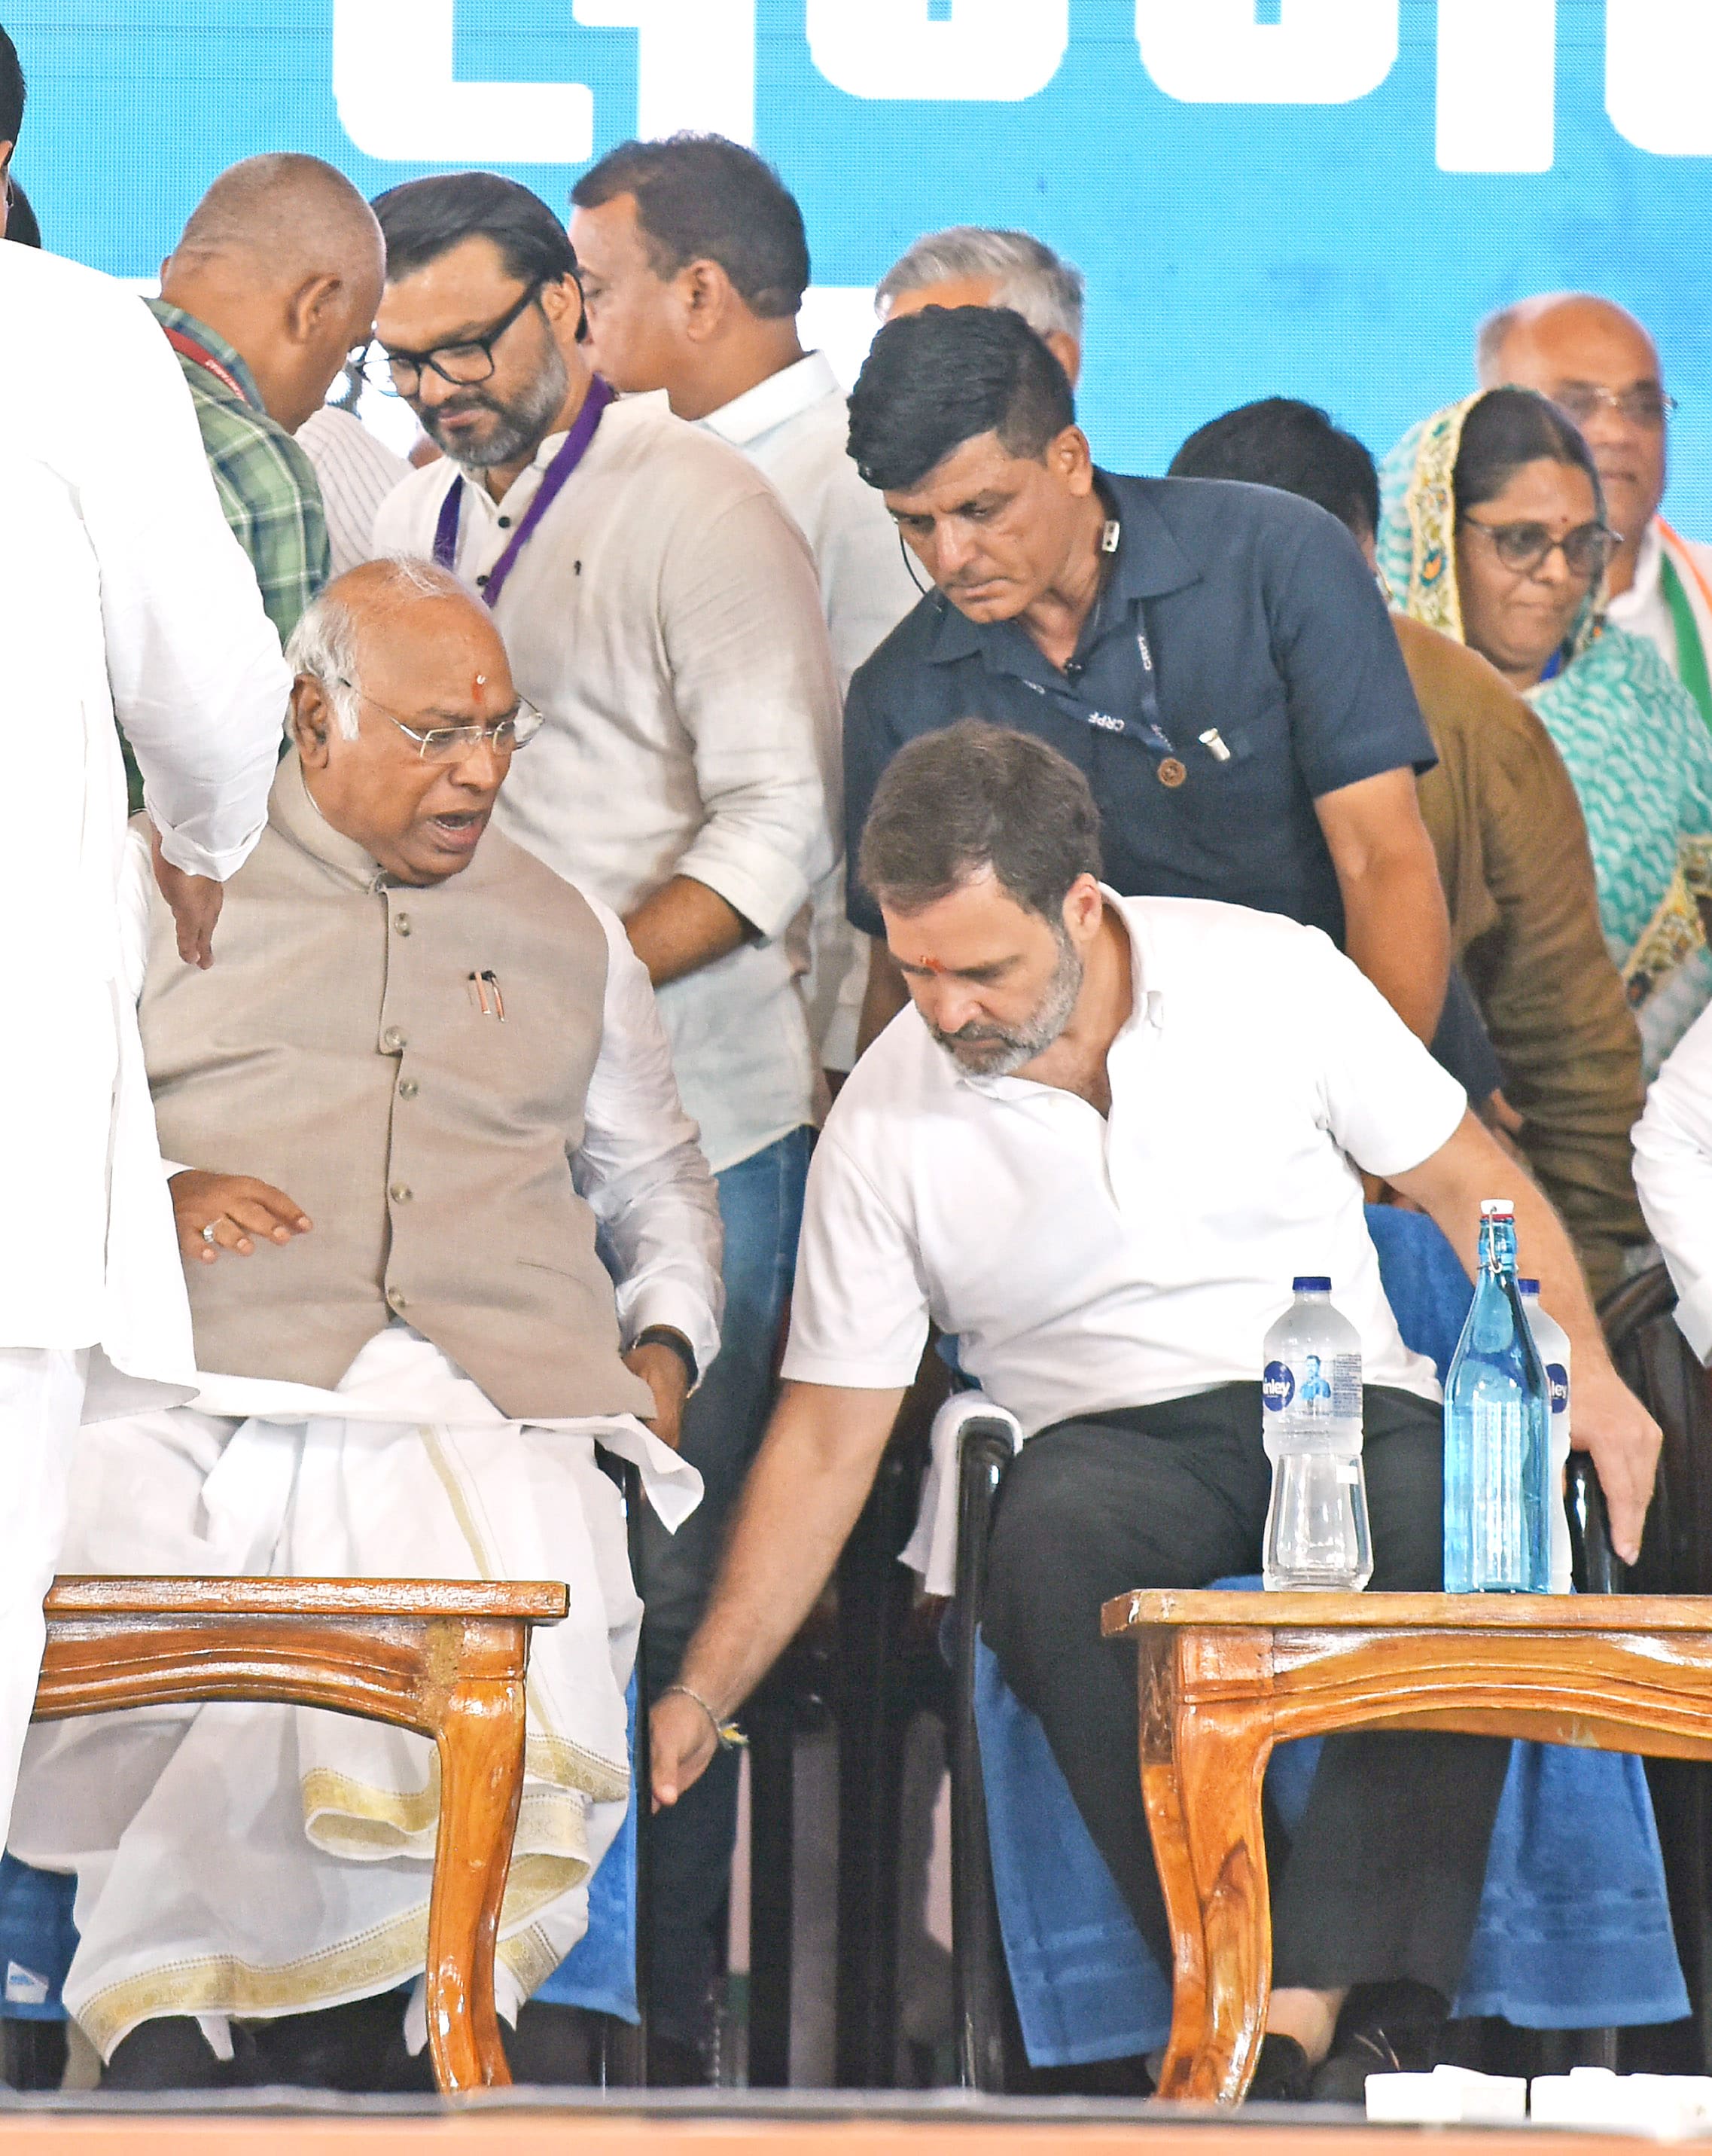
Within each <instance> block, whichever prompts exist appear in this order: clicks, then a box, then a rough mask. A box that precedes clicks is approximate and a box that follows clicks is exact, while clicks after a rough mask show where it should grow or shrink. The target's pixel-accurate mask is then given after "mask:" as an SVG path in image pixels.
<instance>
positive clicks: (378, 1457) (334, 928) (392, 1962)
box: [13, 562, 720, 2088]
mask: <svg viewBox="0 0 1712 2156" xmlns="http://www.w3.org/2000/svg"><path fill="white" fill-rule="evenodd" d="M290 658H291V660H292V663H293V665H295V669H296V681H295V687H294V689H293V691H292V699H291V716H290V737H291V746H290V750H289V752H288V753H287V755H286V757H285V758H284V762H282V763H281V765H280V767H279V773H278V776H277V778H276V779H275V782H274V788H273V793H272V797H271V799H270V802H269V817H268V824H267V828H266V829H265V830H264V833H263V834H262V837H261V839H260V841H259V844H258V845H257V847H256V850H255V852H254V855H253V856H252V858H251V860H249V863H248V864H247V865H246V866H245V867H244V869H243V870H242V871H241V872H240V873H239V874H238V875H237V876H236V877H235V878H234V879H233V883H232V885H231V889H230V892H229V895H228V900H227V903H226V907H225V911H224V914H223V918H222V921H221V924H220V929H221V933H220V962H219V964H218V966H217V967H216V968H214V969H213V971H212V972H209V973H201V972H197V971H194V970H193V969H192V968H187V967H184V966H182V965H180V964H179V963H178V962H177V957H176V954H175V952H174V949H173V942H172V921H171V916H170V915H169V914H168V913H167V910H166V908H165V906H164V904H162V903H161V901H158V900H155V901H151V900H149V899H148V897H147V895H146V891H145V889H144V880H145V874H146V854H145V852H144V850H142V848H141V844H139V846H138V848H137V850H136V854H135V856H134V859H133V861H132V870H133V884H132V889H131V894H130V896H131V901H132V937H131V941H132V946H133V957H134V961H135V966H134V970H135V971H136V973H137V974H138V976H139V977H140V979H141V998H140V1012H139V1015H140V1019H141V1030H142V1036H143V1047H144V1052H145V1055H146V1062H147V1066H148V1075H149V1082H150V1086H151V1091H152V1093H153V1096H154V1106H155V1116H156V1123H157V1126H158V1128H159V1132H160V1137H161V1146H162V1148H163V1150H164V1151H165V1152H167V1154H168V1155H169V1156H171V1161H172V1162H177V1163H182V1165H179V1166H177V1168H171V1163H170V1162H169V1169H171V1173H172V1207H173V1211H174V1214H175V1215H176V1219H177V1230H178V1242H179V1248H180V1250H181V1252H182V1258H183V1263H184V1271H185V1275H186V1278H187V1283H188V1286H189V1291H190V1302H191V1314H192V1324H193V1327H194V1334H195V1344H196V1368H197V1372H198V1373H199V1375H198V1378H197V1383H198V1386H199V1389H198V1391H197V1395H196V1397H195V1399H194V1400H193V1401H192V1404H190V1405H188V1406H186V1407H181V1408H173V1409H169V1410H167V1411H166V1412H163V1413H157V1414H141V1415H133V1416H131V1417H129V1418H124V1419H118V1420H115V1421H111V1422H105V1423H102V1424H96V1425H93V1426H91V1428H90V1430H87V1431H86V1432H85V1435H84V1438H83V1440H82V1443H81V1448H80V1450H79V1453H78V1454H77V1456H76V1459H75V1461H74V1473H73V1478H72V1488H73V1497H72V1507H71V1526H70V1529H69V1536H68V1539H67V1545H66V1556H65V1560H64V1561H65V1563H68V1564H69V1566H71V1567H72V1568H74V1569H77V1570H79V1571H85V1572H104V1571H105V1572H110V1571H115V1570H117V1571H120V1572H141V1573H313V1574H344V1575H351V1576H356V1577H394V1578H397V1577H401V1576H402V1577H406V1578H555V1579H565V1580H568V1581H569V1582H570V1583H571V1584H572V1607H571V1615H570V1617H569V1619H568V1620H567V1621H566V1623H565V1624H563V1625H559V1626H557V1627H556V1628H554V1629H553V1630H551V1631H550V1632H547V1633H545V1634H543V1635H542V1636H541V1640H540V1641H539V1642H538V1643H537V1645H536V1650H535V1654H534V1657H533V1661H532V1663H531V1671H530V1727H529V1746H528V1753H529V1761H528V1768H527V1780H526V1783H525V1794H524V1799H523V1809H522V1825H521V1827H520V1833H519V1839H518V1842H517V1856H518V1859H519V1861H518V1863H517V1865H516V1866H515V1869H514V1871H513V1873H512V1879H511V1886H510V1892H508V1894H507V1897H506V1902H505V1912H504V1915H503V1917H502V1918H501V1923H500V1954H499V1968H498V1972H497V1982H498V1989H499V2000H500V2007H501V2010H502V2011H503V2012H504V2013H505V2014H506V2015H508V2016H510V2017H511V2018H513V2019H515V2016H516V2015H517V2013H518V2011H519V2009H520V2005H521V2004H522V2002H523V2001H524V2000H525V1999H527V1998H528V1997H529V1995H530V1994H531V1991H532V1990H533V1989H535V1988H536V1985H537V1984H540V1983H541V1981H542V1980H543V1979H545V1978H546V1976H547V1975H548V1974H551V1972H552V1971H553V1970H554V1969H556V1967H557V1965H558V1963H560V1962H561V1959H562V1958H564V1956H565V1955H566V1953H567V1952H568V1951H569V1949H570V1948H572V1946H573V1945H574V1944H575V1943H576V1942H577V1939H578V1938H579V1937H580V1936H581V1935H582V1932H583V1930H584V1928H585V1927H586V1924H587V1881H588V1878H589V1875H590V1874H591V1872H592V1871H593V1869H594V1867H595V1866H597V1864H598V1863H599V1862H600V1861H601V1860H602V1856H604V1854H605V1852H606V1851H607V1847H608V1845H609V1844H610V1843H611V1841H612V1840H613V1835H615V1834H616V1833H617V1831H618V1827H619V1825H620V1824H621V1822H622V1820H623V1816H624V1812H625V1807H626V1803H627V1800H628V1794H629V1780H630V1777H629V1763H628V1744H627V1738H626V1709H625V1698H624V1693H625V1686H626V1683H627V1681H628V1676H629V1672H630V1667H631V1664H632V1661H633V1655H634V1651H635V1646H636V1640H637V1630H638V1620H639V1617H640V1614H641V1613H640V1608H639V1604H638V1601H637V1598H636V1594H635V1590H634V1588H633V1584H632V1583H631V1579H630V1576H629V1572H628V1566H627V1563H626V1561H625V1536H624V1524H623V1508H622V1505H621V1502H620V1500H619V1496H618V1491H617V1489H616V1488H615V1487H614V1486H613V1483H612V1482H611V1481H609V1480H608V1479H607V1476H605V1475H604V1474H603V1473H602V1471H600V1469H599V1468H598V1467H597V1465H596V1462H595V1446H596V1445H597V1443H598V1444H599V1445H601V1446H602V1447H604V1448H606V1449H607V1450H610V1451H613V1452H616V1453H618V1454H620V1455H625V1456H627V1457H628V1458H630V1459H632V1460H634V1461H635V1462H636V1463H637V1464H638V1466H640V1468H641V1470H642V1473H643V1483H644V1486H645V1487H646V1488H647V1489H648V1493H649V1496H650V1498H651V1501H652V1503H653V1506H654V1510H655V1512H657V1513H658V1514H659V1516H660V1517H661V1518H662V1519H663V1520H664V1522H666V1523H667V1524H668V1525H670V1526H675V1525H676V1524H677V1523H678V1522H679V1521H681V1520H682V1519H683V1517H684V1516H685V1514H686V1513H687V1512H688V1511H689V1509H690V1508H691V1507H693V1505H694V1503H695V1498H696V1496H698V1495H699V1491H700V1483H699V1480H698V1478H697V1477H696V1476H695V1473H694V1472H693V1471H692V1470H690V1469H689V1468H688V1467H687V1466H685V1465H684V1463H682V1462H680V1461H679V1460H678V1459H677V1457H676V1455H675V1453H674V1451H673V1450H670V1449H669V1447H670V1446H671V1445H674V1444H675V1441H676V1438H677V1434H678V1428H679V1419H680V1417H681V1414H682V1411H683V1406H684V1399H685V1397H686V1395H687V1394H688V1393H689V1389H690V1388H691V1387H692V1386H693V1385H694V1383H695V1379H696V1376H697V1373H698V1372H699V1371H700V1370H701V1369H704V1368H706V1366H707V1365H708V1363H710V1362H711V1360H712V1359H713V1357H714V1355H715V1352H716V1350H717V1347H718V1344H719V1332H718V1326H719V1317H720V1281H719V1258H720V1229H719V1214H718V1207H717V1204H716V1200H715V1192H714V1187H713V1181H712V1178H711V1176H710V1173H709V1172H708V1168H707V1165H706V1163H705V1160H704V1159H703V1158H702V1156H701V1153H700V1150H699V1148H698V1146H697V1143H696V1131H695V1124H694V1123H693V1122H690V1121H689V1118H688V1117H687V1116H685V1115H684V1111H683V1110H682V1108H681V1107H680V1106H679V1101H678V1094H677V1089H676V1086H675V1085H674V1081H673V1077H672V1071H671V1063H670V1058H669V1054H668V1051H667V1047H666V1042H665V1036H664V1031H663V1029H662V1028H661V1024H660V1021H659V1016H658V1014H657V1013H656V1011H655V1009H654V996H653V992H652V990H651V989H650V988H649V985H648V978H647V975H646V973H644V972H643V968H642V965H641V963H640V962H639V961H638V959H637V957H635V956H634V954H633V952H632V951H631V949H630V947H629V944H628V942H627V940H626V938H625V936H624V932H623V928H622V927H621V926H620V925H619V922H618V920H617V918H616V916H614V915H613V914H612V913H611V912H610V911H608V910H607V908H606V907H605V906H602V905H600V904H599V903H598V902H597V901H594V900H592V899H590V898H588V897H586V896H584V895H583V894H582V892H581V891H577V890H576V889H574V888H573V887H572V885H570V884H568V883H566V882H563V881H561V880H560V878H559V877H558V876H556V875H555V874H554V873H553V872H552V870H550V869H548V868H546V867H545V866H544V865H542V864H541V862H539V861H537V860H536V859H535V858H534V857H533V856H532V855H530V854H527V853H525V852H524V850H522V849H521V848H520V847H519V846H516V845H514V844H512V843H511V842H510V840H509V839H506V838H505V837H504V836H503V835H502V834H500V833H499V832H497V831H490V830H489V829H488V824H489V819H490V816H491V814H492V812H493V808H494V803H495V799H496V798H497V797H498V795H499V792H500V787H501V785H502V784H503V783H505V778H506V775H507V773H508V771H509V769H510V764H511V762H512V759H513V757H514V756H515V755H517V754H520V753H522V752H524V751H525V747H526V745H527V743H528V742H529V741H530V740H531V737H532V736H533V734H534V732H535V731H536V728H537V727H538V726H539V723H540V721H539V717H538V715H537V714H536V712H534V711H532V710H531V708H530V706H528V705H526V704H525V703H524V702H523V701H521V700H520V698H519V696H518V695H517V692H516V690H515V689H514V687H513V686H512V682H511V675H510V666H509V665H508V662H507V660H506V654H505V647H504V644H502V642H501V641H500V635H499V632H498V630H497V629H496V628H495V624H494V622H493V619H492V617H491V616H490V614H489V613H488V612H487V610H486V609H485V608H484V607H482V606H481V605H480V604H479V602H478V601H477V600H476V598H475V597H474V594H473V593H470V592H469V591H468V590H466V589H465V588H464V586H463V585H462V584H460V583H459V581H458V579H457V578H456V577H453V576H451V575H450V574H449V573H448V572H445V571H443V570H441V569H438V568H436V567H434V566H433V564H431V563H412V562H374V563H371V564H369V565H368V566H366V567H363V568H360V569H357V570H355V571H353V572H351V573H350V574H349V575H347V576H346V577H341V579H339V581H338V582H337V583H335V584H333V585H332V586H331V587H330V588H329V589H328V590H327V592H326V593H325V594H324V595H323V596H322V597H321V598H320V600H318V601H317V602H316V603H315V605H313V606H312V607H311V608H310V610H309V612H308V613H306V614H305V617H304V619H303V620H302V622H301V623H300V625H299V628H298V630H297V633H296V634H295V636H294V638H293V639H292V643H291V649H290ZM181 976H182V979H181V978H180V977H181ZM187 983H189V984H192V985H191V987H190V992H189V993H185V984H187ZM597 1235H603V1236H604V1239H605V1242H606V1245H607V1249H608V1250H609V1252H610V1254H611V1260H612V1263H613V1268H614V1270H613V1275H612V1276H609V1275H608V1272H607V1270H606V1268H605V1266H604V1265H603V1264H602V1260H601V1258H600V1256H598V1255H597V1251H596V1239H597ZM615 1281H616V1285H615ZM661 1440H665V1442H664V1443H662V1442H661ZM23 1781H24V1785H25V1789H24V1794H23V1797H22V1798H21V1799H20V1802H19V1804H18V1812H17V1815H16V1819H15V1822H14V1838H13V1849H14V1850H15V1851H16V1852H17V1853H18V1855H20V1856H23V1857H24V1858H26V1859H27V1860H28V1861H33V1862H36V1863H38V1864H44V1865H46V1866H48V1867H49V1868H50V1869H52V1870H55V1871H76V1872H77V1873H78V1875H79V1895H78V1902H77V1923H78V1929H79V1934H80V1941H79V1947H78V1950H77V1954H76V1958H75V1959H74V1962H73V1963H72V1965H71V1969H70V1973H69V1977H68V1978H67V1979H66V1982H65V1986H64V1994H65V1999H66V2003H67V2005H68V2006H69V2008H70V2010H71V2011H72V2013H73V2014H74V2015H75V2016H76V2018H77V2019H78V2020H79V2023H80V2024H81V2025H82V2026H83V2028H84V2030H85V2033H86V2034H87V2035H89V2037H90V2040H91V2041H92V2042H93V2043H94V2044H95V2047H96V2049H97V2050H98V2051H100V2053H101V2055H102V2056H103V2058H104V2059H105V2061H106V2084H107V2085H108V2086H110V2087H120V2088H160V2087H212V2086H233V2085H241V2084H243V2083H246V2082H280V2081H286V2082H293V2081H301V2082H310V2083H314V2084H317V2085H322V2086H329V2087H344V2088H361V2087H383V2086H406V2087H407V2086H413V2085H416V2086H426V2085H427V2082H426V2074H427V2065H426V2061H425V2060H423V2059H422V2057H421V2056H420V2053H421V2049H422V2045H423V2039H424V2035H425V2030H424V2027H423V2010H422V2004H421V1999H422V1994H421V1985H420V1981H419V1979H420V1978H421V1975H422V1972H423V1951H424V1938H425V1931H424V1924H425V1917H426V1911H427V1905H428V1885H429V1876H430V1871H431V1863H430V1860H431V1857H432V1854H433V1846H434V1836H435V1827H436V1818H437V1813H438V1804H439V1795H438V1783H437V1781H436V1779H435V1776H434V1771H433V1760H432V1754H431V1751H430V1749H429V1748H428V1747H427V1745H426V1744H425V1743H424V1742H423V1740H421V1739H418V1738H415V1737H413V1736H410V1735H407V1734H405V1733H402V1732H396V1731H392V1730H384V1729H381V1728H378V1727H376V1726H374V1725H371V1724H367V1723H361V1722H355V1721H351V1720H349V1719H347V1718H346V1717H339V1716H334V1715H329V1714H323V1713H320V1712H307V1711H305V1712H299V1711H296V1710H293V1709H290V1708H285V1707H265V1706H263V1707H243V1706H217V1707H185V1708H183V1709H182V1710H171V1711H168V1712H166V1713H164V1714H154V1715H151V1717H149V1718H148V1719H147V1720H146V1722H142V1723H140V1722H137V1721H136V1720H134V1719H132V1718H130V1717H122V1718H120V1720H119V1721H118V1722H110V1721H107V1720H105V1719H102V1720H98V1721H95V1722H83V1723H80V1724H78V1725H76V1726H75V1727H73V1725H70V1724H64V1725H61V1726H59V1727H58V1728H55V1729H47V1728H42V1729H38V1730H37V1731H36V1732H34V1733H33V1739H32V1743H31V1745H30V1748H29V1753H28V1758H27V1761H26V1765H25V1768H24V1774H23ZM413 2053H414V2054H416V2055H417V2056H414V2057H413V2056H411V2055H412V2054H413Z"/></svg>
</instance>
